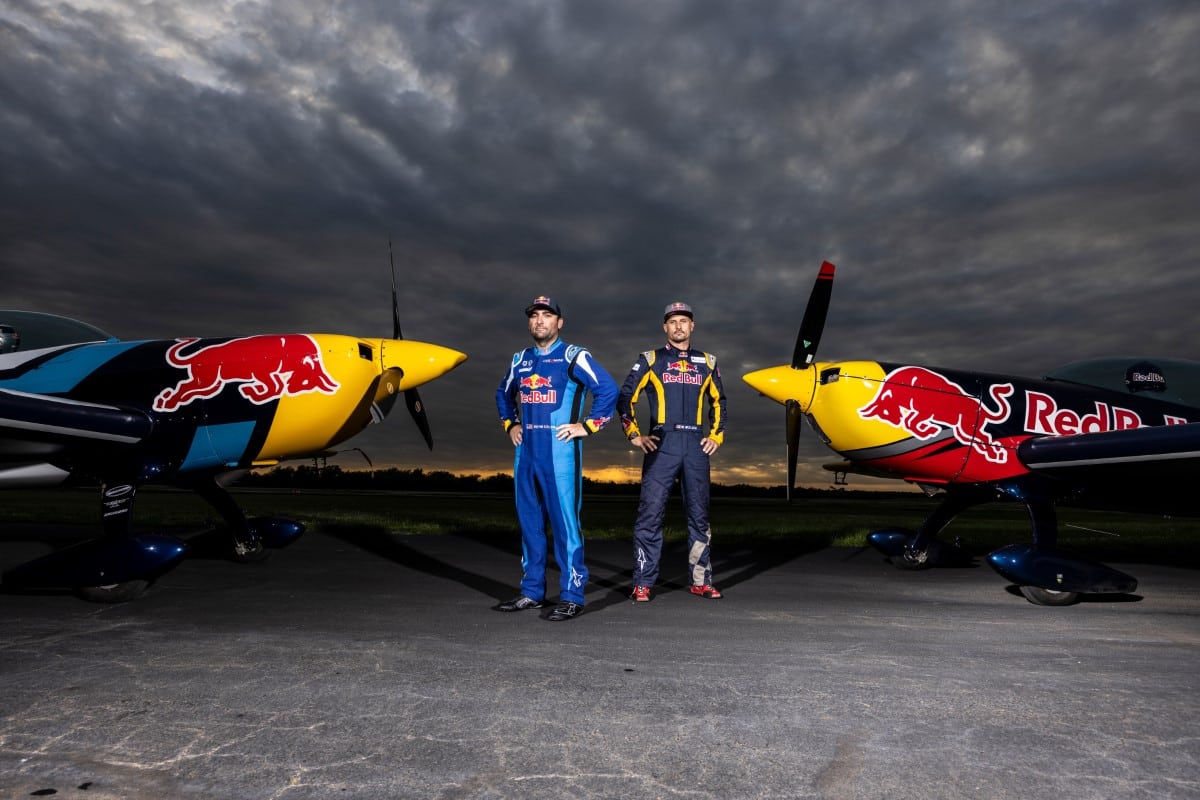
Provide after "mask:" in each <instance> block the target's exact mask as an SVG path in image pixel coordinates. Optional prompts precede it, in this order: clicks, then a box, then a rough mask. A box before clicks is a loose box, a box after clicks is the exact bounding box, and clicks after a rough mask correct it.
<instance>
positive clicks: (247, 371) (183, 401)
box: [154, 334, 339, 412]
mask: <svg viewBox="0 0 1200 800" xmlns="http://www.w3.org/2000/svg"><path fill="white" fill-rule="evenodd" d="M198 341H199V339H177V340H176V343H175V344H174V345H172V346H171V348H170V349H169V350H167V353H166V359H167V363H168V364H170V365H171V366H173V367H179V368H180V369H185V370H187V373H188V374H187V377H186V378H184V379H183V380H181V381H180V382H179V383H177V384H175V386H174V387H172V388H170V389H164V390H163V391H162V392H160V393H159V395H158V396H157V397H156V398H154V410H155V411H168V412H169V411H175V410H177V409H179V408H181V407H183V406H186V405H187V404H189V403H191V402H194V401H196V400H203V399H207V398H210V397H216V396H217V395H218V394H220V393H221V391H222V390H224V388H225V387H226V386H227V385H229V384H231V383H236V384H240V385H239V386H238V391H239V392H240V393H241V395H242V396H243V397H245V398H246V399H247V400H249V401H250V402H251V403H254V404H255V405H262V404H264V403H268V402H270V401H272V400H277V399H278V398H280V397H283V396H284V395H299V394H307V393H309V392H321V393H323V394H333V393H335V392H336V391H337V390H338V386H339V384H338V382H337V381H335V380H334V379H333V378H332V377H330V375H329V373H328V372H326V371H325V365H324V364H323V363H322V362H321V350H320V348H319V347H318V346H317V343H316V342H315V341H314V340H313V339H312V338H311V337H309V336H305V335H303V334H291V335H287V336H250V337H247V338H244V339H231V340H230V341H228V342H222V343H220V344H214V345H209V346H208V347H202V348H200V349H199V350H196V351H194V352H191V353H186V354H185V353H184V350H186V349H187V348H188V347H190V346H191V345H193V344H195V343H196V342H198Z"/></svg>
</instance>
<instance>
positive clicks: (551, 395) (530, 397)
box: [521, 373, 558, 405]
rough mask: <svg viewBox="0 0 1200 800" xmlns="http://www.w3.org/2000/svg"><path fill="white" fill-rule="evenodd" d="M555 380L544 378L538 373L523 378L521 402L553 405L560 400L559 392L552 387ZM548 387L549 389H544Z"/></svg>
mask: <svg viewBox="0 0 1200 800" xmlns="http://www.w3.org/2000/svg"><path fill="white" fill-rule="evenodd" d="M553 385H554V381H553V380H552V379H550V378H544V377H542V376H541V375H538V374H537V373H534V374H533V375H529V376H527V377H525V378H521V402H523V403H549V404H551V405H553V404H554V403H557V402H558V392H557V391H556V390H554V389H552V388H550V387H551V386H553ZM543 389H547V390H548V391H542V390H543Z"/></svg>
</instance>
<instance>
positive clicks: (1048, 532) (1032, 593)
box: [1019, 499, 1079, 606]
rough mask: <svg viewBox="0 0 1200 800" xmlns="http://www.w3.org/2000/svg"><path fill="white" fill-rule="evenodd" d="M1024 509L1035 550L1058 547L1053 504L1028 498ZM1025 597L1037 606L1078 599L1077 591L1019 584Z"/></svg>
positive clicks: (1070, 601) (1061, 603)
mask: <svg viewBox="0 0 1200 800" xmlns="http://www.w3.org/2000/svg"><path fill="white" fill-rule="evenodd" d="M1025 509H1026V510H1027V511H1028V512H1029V522H1030V524H1032V525H1033V546H1034V548H1035V549H1037V550H1045V551H1048V552H1050V551H1053V550H1054V549H1055V548H1056V547H1058V514H1057V513H1056V512H1055V511H1054V504H1053V503H1051V502H1050V501H1048V500H1041V499H1028V500H1026V501H1025ZM1019 588H1020V590H1021V594H1023V595H1024V596H1025V599H1026V600H1028V601H1029V602H1031V603H1033V604H1034V605H1038V606H1069V605H1071V604H1072V603H1074V602H1076V601H1077V600H1078V599H1079V593H1078V592H1063V591H1056V590H1054V589H1043V588H1041V587H1038V586H1021V587H1019Z"/></svg>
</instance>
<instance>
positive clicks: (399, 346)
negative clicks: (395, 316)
mask: <svg viewBox="0 0 1200 800" xmlns="http://www.w3.org/2000/svg"><path fill="white" fill-rule="evenodd" d="M382 358H383V366H384V369H388V368H391V367H399V368H400V369H401V370H402V371H403V373H404V377H403V378H402V379H401V380H400V385H399V386H398V387H397V389H398V390H399V391H402V392H404V391H408V390H409V389H414V388H416V387H418V386H420V385H421V384H423V383H429V381H431V380H433V379H434V378H440V377H441V376H443V375H445V374H446V373H447V372H449V371H450V370H452V369H454V368H455V367H457V366H458V365H459V364H461V363H463V362H464V361H466V360H467V354H466V353H460V352H459V351H457V350H452V349H451V348H449V347H442V346H441V345H438V344H429V343H428V342H415V341H412V340H409V339H387V340H385V341H384V345H383V356H382Z"/></svg>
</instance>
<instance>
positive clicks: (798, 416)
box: [784, 400, 804, 503]
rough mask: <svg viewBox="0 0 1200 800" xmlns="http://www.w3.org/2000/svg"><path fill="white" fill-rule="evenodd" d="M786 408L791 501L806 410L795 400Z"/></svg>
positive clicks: (788, 495) (789, 402) (788, 402)
mask: <svg viewBox="0 0 1200 800" xmlns="http://www.w3.org/2000/svg"><path fill="white" fill-rule="evenodd" d="M784 408H785V410H786V412H787V499H788V502H789V503H790V502H791V501H792V490H793V488H795V486H796V456H797V453H798V452H799V450H800V424H801V422H802V421H803V416H804V412H802V411H801V410H800V404H799V403H798V402H796V401H795V400H788V401H787V402H786V403H785V404H784Z"/></svg>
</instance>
